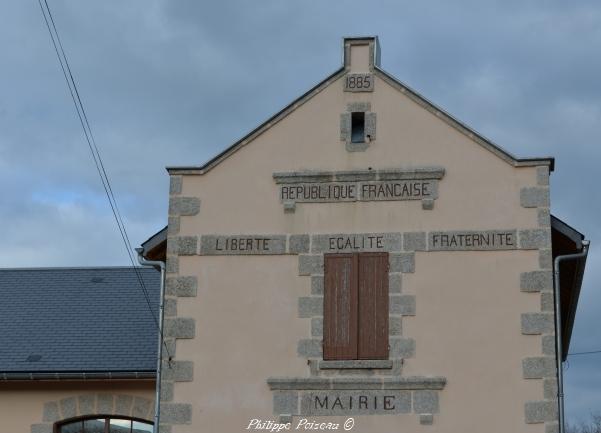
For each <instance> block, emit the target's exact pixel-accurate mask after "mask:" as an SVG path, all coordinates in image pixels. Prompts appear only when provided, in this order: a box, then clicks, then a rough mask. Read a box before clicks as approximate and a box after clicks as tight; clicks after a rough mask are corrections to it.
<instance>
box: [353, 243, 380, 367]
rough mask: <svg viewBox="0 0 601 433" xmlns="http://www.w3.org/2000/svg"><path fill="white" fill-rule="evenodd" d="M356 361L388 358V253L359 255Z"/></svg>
mask: <svg viewBox="0 0 601 433" xmlns="http://www.w3.org/2000/svg"><path fill="white" fill-rule="evenodd" d="M358 276H359V315H358V323H359V338H358V353H357V355H358V359H388V253H362V254H360V255H359V275H358Z"/></svg>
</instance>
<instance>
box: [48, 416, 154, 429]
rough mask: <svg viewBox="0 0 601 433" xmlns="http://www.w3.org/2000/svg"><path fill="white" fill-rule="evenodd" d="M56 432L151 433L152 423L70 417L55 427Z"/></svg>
mask: <svg viewBox="0 0 601 433" xmlns="http://www.w3.org/2000/svg"><path fill="white" fill-rule="evenodd" d="M54 431H55V432H56V433H152V423H149V422H148V421H143V420H138V419H132V418H125V417H121V418H120V417H111V418H109V417H106V416H95V417H94V416H92V417H85V418H79V419H75V420H74V419H72V420H69V421H66V422H62V423H60V424H58V425H57V426H56V427H55V430H54Z"/></svg>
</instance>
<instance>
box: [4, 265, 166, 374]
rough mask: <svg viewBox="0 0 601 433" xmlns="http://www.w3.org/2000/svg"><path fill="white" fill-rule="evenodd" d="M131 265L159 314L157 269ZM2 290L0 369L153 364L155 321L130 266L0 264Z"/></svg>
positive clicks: (140, 368) (147, 368)
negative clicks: (14, 266)
mask: <svg viewBox="0 0 601 433" xmlns="http://www.w3.org/2000/svg"><path fill="white" fill-rule="evenodd" d="M136 269H138V272H139V274H140V276H141V278H142V281H143V282H144V285H145V287H146V289H147V291H148V294H149V300H150V304H151V306H152V310H153V312H152V314H154V316H155V317H157V311H158V301H159V286H160V273H159V272H158V271H156V270H154V269H152V268H136ZM0 296H1V298H0V299H1V301H0V373H8V372H11V373H15V372H27V373H34V372H58V373H61V372H152V371H154V370H155V368H156V349H157V348H156V345H157V326H156V323H155V321H154V320H155V319H153V317H152V315H151V310H150V308H149V306H148V303H147V302H146V299H145V297H144V295H143V292H142V290H141V285H140V283H139V281H138V278H137V276H136V272H135V271H134V268H132V267H98V268H36V269H1V270H0ZM28 359H29V361H28Z"/></svg>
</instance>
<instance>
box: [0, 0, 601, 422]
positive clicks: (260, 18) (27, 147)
mask: <svg viewBox="0 0 601 433" xmlns="http://www.w3.org/2000/svg"><path fill="white" fill-rule="evenodd" d="M49 3H50V5H51V7H52V8H53V12H54V16H55V19H56V22H57V25H58V26H59V30H60V31H61V36H62V39H63V43H64V45H65V48H66V49H67V52H68V54H69V59H70V62H71V66H72V68H73V71H74V72H75V74H76V78H77V80H78V84H79V86H80V91H81V94H82V96H83V99H84V102H85V105H86V109H87V111H88V115H89V117H90V120H91V123H92V126H93V129H94V132H95V136H96V139H97V142H98V144H99V146H100V147H101V152H102V154H103V156H104V158H105V163H106V166H107V170H108V171H109V173H110V175H111V179H112V181H113V186H114V189H115V191H116V194H117V196H118V198H119V200H120V203H121V209H122V212H123V214H124V216H125V217H126V219H127V223H128V228H129V231H130V234H131V237H132V240H133V241H134V243H136V244H137V243H139V242H141V241H143V240H144V239H146V237H148V236H149V235H150V234H152V233H153V232H154V231H155V230H158V229H159V228H161V226H162V224H164V222H165V220H166V206H167V195H166V194H167V182H168V181H167V176H166V173H165V171H164V166H166V165H178V164H197V163H201V162H203V161H205V160H207V159H209V158H210V157H211V156H213V155H214V154H216V153H217V152H219V151H220V150H222V149H223V148H225V147H226V146H228V145H229V144H230V143H232V142H233V141H235V140H236V139H238V138H239V137H241V136H242V135H244V134H245V133H246V132H248V131H249V130H251V129H252V128H253V127H255V126H256V125H257V124H258V123H260V122H261V121H263V120H265V119H266V118H267V117H269V116H270V115H271V114H273V113H274V112H276V111H278V110H279V109H280V108H282V107H283V106H284V105H286V104H287V103H288V102H289V101H290V100H292V99H293V98H295V97H297V96H298V95H299V94H301V93H303V92H304V91H306V90H307V89H308V88H310V87H311V86H312V85H313V84H315V83H317V82H318V81H320V80H321V79H322V78H323V77H325V76H326V75H327V74H329V73H331V72H332V71H334V70H335V69H337V68H338V67H339V66H340V43H341V37H342V36H344V35H353V34H377V35H379V36H380V40H381V43H382V66H383V67H384V68H385V69H386V70H387V71H389V72H391V73H392V74H393V75H395V76H397V77H398V78H400V79H401V80H402V81H405V82H406V83H407V84H409V85H410V86H411V87H414V88H415V89H416V90H418V91H420V92H421V93H423V94H424V95H425V96H426V97H428V98H429V99H431V100H433V101H434V102H435V103H437V104H438V105H440V106H441V107H442V108H444V109H446V110H447V111H449V112H450V113H452V114H453V115H455V116H456V117H458V118H459V119H461V120H462V121H464V122H466V123H467V124H468V125H470V126H472V127H474V128H475V129H476V130H478V131H480V132H482V133H483V134H484V135H486V136H488V137H489V138H491V139H492V140H493V141H495V142H497V143H499V144H500V145H502V146H503V147H505V148H507V149H508V150H510V151H511V152H513V153H515V154H517V155H520V156H540V155H548V154H550V155H553V156H555V157H556V158H557V170H556V172H555V173H554V174H553V175H552V190H553V195H552V205H553V212H554V213H555V214H557V215H558V216H559V217H561V218H564V219H566V220H567V221H568V222H569V223H572V224H574V226H575V227H576V228H577V229H579V230H581V231H583V232H584V233H586V234H587V235H588V236H589V237H590V239H591V240H592V248H593V252H592V253H591V257H590V259H589V265H588V270H587V275H586V278H585V282H584V287H583V291H582V301H581V303H580V307H579V312H578V318H577V322H576V325H575V329H574V336H573V341H572V348H574V349H578V350H588V349H596V348H601V335H599V333H598V332H596V329H597V328H598V327H599V320H598V311H599V309H600V308H601V294H599V293H600V292H599V290H598V288H597V285H596V284H595V282H596V281H599V276H600V275H599V273H598V271H597V269H601V254H597V253H596V251H595V249H596V245H601V230H600V229H599V224H598V215H600V214H601V196H600V194H599V192H598V184H599V182H598V181H597V176H596V174H597V172H598V171H599V169H598V165H599V163H600V162H601V147H600V146H599V140H600V137H601V108H600V107H601V84H600V81H599V78H598V77H599V76H601V56H599V55H598V54H599V52H601V5H599V3H598V2H597V1H593V0H589V1H576V2H565V1H559V0H553V1H547V2H538V1H533V0H529V1H517V0H506V1H500V0H499V1H475V0H463V1H460V2H448V1H442V0H439V1H429V2H415V1H411V2H409V1H402V2H398V1H394V0H386V1H381V2H359V1H344V2H343V1H334V2H332V1H330V2H323V1H322V2H318V1H306V0H304V1H298V0H288V1H282V0H261V1H258V2H257V1H254V2H250V1H247V0H244V1H242V0H239V1H233V0H228V1H221V2H212V3H207V2H198V1H190V0H187V1H184V0H178V1H166V0H152V1H142V0H134V1H128V2H116V1H104V2H67V1H65V0H60V1H59V0H52V1H50V2H49ZM0 52H2V60H1V62H2V64H1V66H2V69H1V70H2V77H3V79H2V80H1V81H0V95H1V98H0V181H1V182H2V183H1V184H2V186H3V188H2V196H1V198H0V200H1V201H0V203H1V206H0V217H1V218H2V221H3V226H4V227H6V228H7V231H8V236H6V237H5V238H4V239H3V241H4V243H3V246H4V248H3V252H2V253H1V255H0V260H1V261H2V263H3V265H5V266H33V265H35V266H48V265H52V266H54V265H83V264H117V263H119V264H125V263H127V262H126V261H125V260H126V259H125V254H124V252H123V248H122V246H121V244H120V239H119V237H118V234H117V231H116V228H115V226H114V223H113V222H112V217H111V215H110V211H109V208H108V205H107V204H106V203H105V202H104V198H103V194H104V192H103V191H102V188H101V187H100V182H99V180H98V179H97V175H96V173H95V168H94V166H93V164H92V162H91V158H90V156H89V152H88V150H87V149H86V147H85V146H86V144H85V142H84V141H83V136H82V133H81V130H80V127H79V125H78V123H77V118H76V117H75V114H74V111H73V107H72V103H71V101H70V100H69V96H68V93H67V91H66V87H65V83H64V79H63V77H62V76H61V72H60V69H59V67H58V64H57V60H56V58H55V55H54V52H53V49H52V47H51V44H50V40H49V36H48V34H47V30H46V28H45V26H44V24H43V20H42V16H41V13H40V11H39V8H38V6H37V4H36V2H12V3H10V4H6V5H4V7H3V8H2V14H0ZM40 197H45V200H40ZM599 359H600V358H595V357H590V358H589V357H583V358H582V359H578V360H574V361H571V367H570V370H569V371H568V374H567V375H566V378H567V390H568V406H567V407H568V410H569V412H568V414H569V416H570V417H572V418H578V417H585V416H586V415H587V414H588V408H589V407H591V406H594V405H596V406H597V407H599V406H600V405H601V396H600V393H599V389H600V386H599V385H600V384H599V381H600V380H601V379H599V378H598V374H599V370H598V369H597V368H596V365H598V364H597V361H598V360H599Z"/></svg>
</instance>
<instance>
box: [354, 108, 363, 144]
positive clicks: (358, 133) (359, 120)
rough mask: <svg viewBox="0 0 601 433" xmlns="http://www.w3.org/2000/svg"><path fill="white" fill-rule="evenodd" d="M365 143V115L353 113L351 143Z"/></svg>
mask: <svg viewBox="0 0 601 433" xmlns="http://www.w3.org/2000/svg"><path fill="white" fill-rule="evenodd" d="M363 142H365V113H364V112H362V111H361V112H353V113H352V114H351V143H363Z"/></svg>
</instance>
